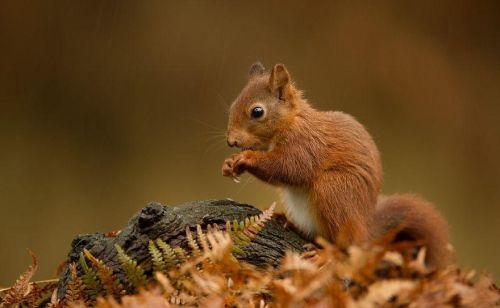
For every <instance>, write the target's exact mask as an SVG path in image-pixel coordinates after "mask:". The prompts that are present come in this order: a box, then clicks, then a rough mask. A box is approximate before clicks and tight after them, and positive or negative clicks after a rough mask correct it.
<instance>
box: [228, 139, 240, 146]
mask: <svg viewBox="0 0 500 308" xmlns="http://www.w3.org/2000/svg"><path fill="white" fill-rule="evenodd" d="M227 145H228V146H230V147H237V146H238V142H237V141H236V140H233V139H231V138H227Z"/></svg>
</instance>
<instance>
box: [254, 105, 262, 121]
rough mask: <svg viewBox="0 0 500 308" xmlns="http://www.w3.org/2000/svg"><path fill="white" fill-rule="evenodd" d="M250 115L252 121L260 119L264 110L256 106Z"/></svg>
mask: <svg viewBox="0 0 500 308" xmlns="http://www.w3.org/2000/svg"><path fill="white" fill-rule="evenodd" d="M251 115H252V118H254V119H258V118H260V117H262V116H263V115H264V108H262V107H258V106H257V107H254V108H253V109H252V113H251Z"/></svg>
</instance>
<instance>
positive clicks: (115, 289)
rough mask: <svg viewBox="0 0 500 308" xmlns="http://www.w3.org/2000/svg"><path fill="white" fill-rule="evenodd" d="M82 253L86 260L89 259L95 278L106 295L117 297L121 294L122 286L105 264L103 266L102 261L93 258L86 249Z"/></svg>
mask: <svg viewBox="0 0 500 308" xmlns="http://www.w3.org/2000/svg"><path fill="white" fill-rule="evenodd" d="M83 253H84V254H85V257H87V259H89V260H90V262H92V265H94V267H95V268H96V270H97V277H99V280H100V281H101V284H102V286H103V287H104V290H106V293H107V295H111V296H119V295H120V294H122V293H123V286H122V284H121V283H120V281H119V280H118V279H117V278H116V277H115V276H114V275H113V270H112V269H111V268H110V267H108V266H107V265H106V264H104V262H102V260H99V259H97V258H96V257H94V256H93V255H92V254H91V253H90V251H88V250H87V249H86V248H84V249H83Z"/></svg>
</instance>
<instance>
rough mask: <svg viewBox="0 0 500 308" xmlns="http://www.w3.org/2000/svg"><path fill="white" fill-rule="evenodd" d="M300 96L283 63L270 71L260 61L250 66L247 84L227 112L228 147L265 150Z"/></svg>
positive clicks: (293, 111)
mask: <svg viewBox="0 0 500 308" xmlns="http://www.w3.org/2000/svg"><path fill="white" fill-rule="evenodd" d="M300 97H301V94H300V91H298V90H297V89H295V87H294V85H293V82H292V80H291V78H290V74H289V73H288V71H287V69H286V68H285V66H284V65H283V64H276V65H275V66H274V68H273V69H272V70H271V72H266V70H265V68H264V66H262V64H261V63H260V62H257V63H255V64H253V65H252V66H251V67H250V72H249V74H248V83H247V84H246V86H245V87H244V88H243V90H242V91H241V93H240V95H239V96H238V97H237V98H236V100H235V101H234V102H233V103H232V105H231V108H230V110H229V122H228V127H227V143H228V145H229V146H231V147H233V146H236V147H239V148H241V149H243V150H261V151H266V150H269V149H270V147H271V145H272V142H273V138H274V137H275V135H276V133H277V132H279V131H280V130H281V129H286V127H288V125H289V123H288V122H289V121H291V120H292V119H293V117H294V116H295V114H296V111H297V109H298V106H297V105H298V102H299V101H300Z"/></svg>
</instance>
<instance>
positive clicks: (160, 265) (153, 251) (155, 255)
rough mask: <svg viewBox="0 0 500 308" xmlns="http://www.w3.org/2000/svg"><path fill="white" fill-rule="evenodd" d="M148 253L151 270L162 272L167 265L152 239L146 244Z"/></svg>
mask: <svg viewBox="0 0 500 308" xmlns="http://www.w3.org/2000/svg"><path fill="white" fill-rule="evenodd" d="M148 250H149V255H150V256H151V261H153V270H154V271H155V272H160V273H164V272H165V269H166V268H167V265H166V264H165V261H164V260H163V256H162V253H161V251H160V250H159V249H158V247H156V245H155V243H154V242H153V241H151V240H150V241H149V245H148Z"/></svg>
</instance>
